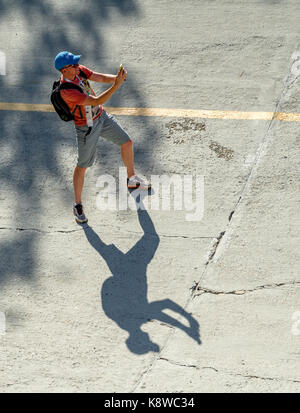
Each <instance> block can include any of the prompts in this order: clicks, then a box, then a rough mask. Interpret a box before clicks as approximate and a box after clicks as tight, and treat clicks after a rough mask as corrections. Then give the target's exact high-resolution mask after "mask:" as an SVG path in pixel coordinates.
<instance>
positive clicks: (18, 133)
mask: <svg viewBox="0 0 300 413" xmlns="http://www.w3.org/2000/svg"><path fill="white" fill-rule="evenodd" d="M140 15H141V9H140V6H139V5H138V3H137V1H136V0H111V1H109V2H107V1H105V0H87V1H86V2H81V3H80V2H77V3H76V5H75V6H74V4H73V2H71V1H66V2H63V3H62V2H59V1H54V2H43V1H40V0H26V1H25V0H20V1H18V2H13V1H12V2H8V1H5V0H0V23H1V27H2V28H5V30H4V29H3V31H2V32H1V33H2V34H3V36H2V42H1V41H0V50H1V52H3V53H5V55H6V61H7V68H6V75H5V76H0V95H1V97H0V100H1V101H2V102H17V103H43V104H48V105H49V104H50V93H51V88H52V84H53V81H54V80H56V79H57V78H58V72H57V71H56V70H55V68H54V58H55V56H56V54H57V53H58V52H59V51H61V50H70V51H73V52H74V53H80V54H82V55H83V56H82V63H83V64H85V65H87V66H88V67H91V68H93V69H94V70H96V71H103V72H105V70H108V69H109V67H111V68H112V67H115V69H116V70H117V66H118V64H119V63H120V60H119V59H120V56H118V55H116V56H113V57H110V55H111V52H110V48H111V43H109V38H108V36H107V35H106V33H105V27H107V26H105V25H110V26H112V25H118V26H124V27H126V26H127V25H128V21H129V20H130V19H132V17H133V16H134V17H135V18H136V19H138V18H139V16H140ZM123 63H126V62H123ZM113 65H114V66H113ZM126 88H127V93H128V94H130V96H132V97H133V99H134V100H135V101H136V102H137V103H136V106H147V103H146V102H145V101H144V99H143V97H142V94H141V93H140V91H139V89H138V87H137V86H136V83H135V78H134V75H133V74H132V75H131V76H130V80H128V82H127V83H126ZM120 98H121V96H120V95H118V96H115V97H114V100H113V99H112V100H111V101H109V104H110V105H112V106H114V105H115V106H119V105H120ZM122 103H123V102H122ZM121 124H122V121H121ZM154 125H155V124H154V122H152V121H149V120H148V119H147V118H145V119H143V120H142V127H143V128H144V134H143V135H142V137H141V139H140V143H137V145H136V147H138V146H139V145H141V146H143V147H144V149H145V151H146V150H147V156H145V155H143V156H142V155H139V156H137V157H136V164H137V167H138V166H139V164H141V165H143V164H145V163H146V164H148V165H153V164H154V163H157V162H156V161H155V159H154V157H153V156H152V147H154V145H151V143H149V142H148V139H147V137H148V136H154V135H155V126H154ZM129 134H130V136H132V139H133V141H134V140H135V136H134V134H133V133H131V132H130V133H129ZM0 143H1V146H2V154H1V155H0V179H1V192H2V194H3V196H2V197H1V198H0V202H1V209H2V211H4V212H3V213H2V214H1V217H0V219H1V223H0V227H1V230H2V231H5V230H7V231H10V232H5V233H4V232H2V234H1V235H3V236H2V239H1V241H0V249H1V257H0V262H1V264H0V283H3V282H6V281H7V280H9V279H10V277H11V274H12V266H11V265H6V264H5V265H4V262H6V261H7V256H9V257H14V256H15V254H16V251H18V257H19V258H18V260H19V265H17V266H16V267H15V271H14V274H15V275H16V276H18V277H20V278H22V279H30V278H31V279H32V278H34V274H35V270H36V255H37V254H38V251H39V249H38V246H39V241H38V239H39V237H37V233H36V232H35V231H36V230H37V229H38V227H39V226H40V225H41V224H42V225H47V224H46V223H45V221H44V222H41V218H42V217H43V216H44V215H45V211H43V208H45V206H43V194H44V193H45V189H46V190H49V191H52V190H53V187H52V186H51V184H50V185H49V181H48V185H46V183H47V182H46V181H47V179H48V178H50V181H52V182H55V183H56V186H55V189H56V193H55V195H54V197H56V196H59V198H60V201H62V202H63V203H64V204H65V205H68V208H70V209H71V207H70V205H71V204H72V202H73V188H72V183H71V179H72V171H67V173H66V164H65V163H64V162H63V161H62V159H63V158H64V159H67V156H68V155H67V154H68V153H74V166H75V162H76V139H75V134H74V130H73V127H72V125H71V124H70V123H68V124H65V123H64V122H61V120H60V119H59V118H58V116H57V114H56V113H42V112H22V111H6V110H1V113H0ZM68 151H69V152H68ZM116 151H118V148H116V147H115V148H114V149H113V150H111V151H110V152H108V154H107V157H106V164H107V165H109V164H110V163H111V164H112V162H110V161H111V159H114V156H115V153H116ZM58 155H59V156H58ZM145 158H147V159H145ZM141 169H142V168H141ZM142 170H143V169H142ZM2 201H3V202H2ZM44 205H45V204H44ZM50 207H51V206H50V205H48V206H47V208H50ZM52 207H53V206H52ZM71 222H74V221H73V217H72V214H71V213H70V223H71ZM53 224H54V225H60V223H53ZM17 228H21V229H22V230H27V229H28V228H32V229H33V231H26V242H25V243H22V238H20V235H21V233H20V232H19V231H16V229H17ZM44 229H45V228H44ZM22 234H23V235H22V236H24V233H22ZM6 238H7V239H6ZM20 239H21V240H20ZM4 254H5V256H4ZM24 255H25V256H26V260H24V259H23V258H22V257H23V256H24Z"/></svg>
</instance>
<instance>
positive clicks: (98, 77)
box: [89, 72, 116, 83]
mask: <svg viewBox="0 0 300 413" xmlns="http://www.w3.org/2000/svg"><path fill="white" fill-rule="evenodd" d="M115 79H116V75H105V74H104V73H97V72H94V73H93V74H92V76H91V77H90V79H89V80H92V81H93V82H102V83H114V81H115Z"/></svg>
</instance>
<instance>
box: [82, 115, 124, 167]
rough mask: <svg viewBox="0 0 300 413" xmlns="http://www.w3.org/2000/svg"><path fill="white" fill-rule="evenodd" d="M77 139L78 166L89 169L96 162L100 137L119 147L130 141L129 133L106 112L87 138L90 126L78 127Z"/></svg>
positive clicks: (96, 122) (97, 120) (95, 123)
mask: <svg viewBox="0 0 300 413" xmlns="http://www.w3.org/2000/svg"><path fill="white" fill-rule="evenodd" d="M75 130H76V137H77V145H78V161H77V166H80V167H81V168H88V167H89V166H92V165H93V163H94V160H95V155H96V147H97V142H98V139H99V137H100V136H101V137H102V138H104V139H106V140H107V141H110V142H112V143H115V144H116V145H118V146H121V145H123V143H126V142H128V141H129V140H130V138H129V136H128V135H127V133H126V132H125V131H124V130H123V129H122V128H121V126H120V125H119V124H118V123H117V121H116V120H115V118H114V117H113V116H112V115H108V114H107V113H106V112H105V110H104V109H103V112H102V114H101V116H100V117H99V118H98V119H96V120H95V121H94V125H93V128H92V131H91V133H90V134H89V135H87V136H85V134H86V133H87V131H88V126H87V125H85V126H76V125H75Z"/></svg>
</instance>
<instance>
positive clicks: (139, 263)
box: [83, 202, 201, 354]
mask: <svg viewBox="0 0 300 413" xmlns="http://www.w3.org/2000/svg"><path fill="white" fill-rule="evenodd" d="M139 206H140V208H138V209H137V214H138V219H139V223H140V225H141V227H142V229H143V232H144V234H143V236H142V237H141V239H140V240H139V241H138V242H137V243H136V244H135V245H134V246H133V247H132V248H131V249H130V250H129V251H128V252H127V253H125V254H124V253H123V252H122V251H120V250H119V249H118V248H117V247H116V246H115V245H114V244H110V245H107V244H105V243H104V242H103V241H102V240H101V238H100V237H99V235H98V234H96V232H95V231H94V230H93V229H92V228H91V227H90V226H89V225H88V224H85V225H83V229H84V232H85V235H86V237H87V239H88V241H89V243H90V244H91V246H92V247H93V248H95V250H96V251H97V252H98V253H99V254H100V255H101V257H102V258H103V259H104V260H105V262H106V264H107V265H108V267H109V269H110V271H111V274H112V276H111V277H109V278H108V279H107V280H105V281H104V283H103V285H102V288H101V299H102V306H103V310H104V312H105V314H106V315H107V317H109V318H110V319H111V320H113V321H114V322H115V323H116V324H117V325H118V326H119V327H120V328H122V329H123V330H125V331H128V334H129V337H128V338H127V340H126V345H127V347H128V349H129V350H130V351H131V352H132V353H135V354H145V353H148V352H150V351H153V352H159V351H160V348H159V346H158V345H157V344H156V343H154V342H153V341H152V340H151V338H150V337H149V334H148V333H146V332H144V331H143V330H142V325H143V324H145V323H147V322H149V321H152V320H157V321H159V322H161V323H166V324H168V325H170V326H172V327H177V328H180V329H181V330H182V331H184V332H185V333H186V334H188V335H189V336H190V337H191V338H192V339H194V340H195V341H196V342H197V343H199V344H201V341H200V335H199V324H198V322H197V320H195V319H194V318H193V317H192V315H191V314H189V313H188V312H187V311H185V309H184V308H182V307H181V306H180V305H178V304H176V303H175V302H174V301H172V300H170V299H169V298H166V299H164V300H160V301H154V302H152V303H150V302H148V300H147V267H148V265H149V263H150V262H151V260H152V259H153V257H154V255H155V252H156V250H157V248H158V245H159V236H158V234H157V232H156V230H155V227H154V225H153V222H152V220H151V218H150V216H149V214H148V212H147V211H146V210H145V209H143V208H141V202H140V203H139ZM164 310H171V311H173V312H174V313H176V314H177V315H178V316H183V317H184V318H185V319H186V321H187V322H188V324H189V325H188V326H186V325H185V324H183V323H182V322H180V321H178V320H177V319H176V318H174V317H172V316H170V315H168V314H166V313H164Z"/></svg>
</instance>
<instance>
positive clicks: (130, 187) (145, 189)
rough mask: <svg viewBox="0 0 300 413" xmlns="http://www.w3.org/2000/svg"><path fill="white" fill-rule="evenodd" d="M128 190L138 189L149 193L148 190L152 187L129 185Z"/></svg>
mask: <svg viewBox="0 0 300 413" xmlns="http://www.w3.org/2000/svg"><path fill="white" fill-rule="evenodd" d="M127 188H129V189H136V188H140V189H141V190H143V191H148V189H151V185H148V186H147V187H146V186H141V184H137V185H128V184H127Z"/></svg>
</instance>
